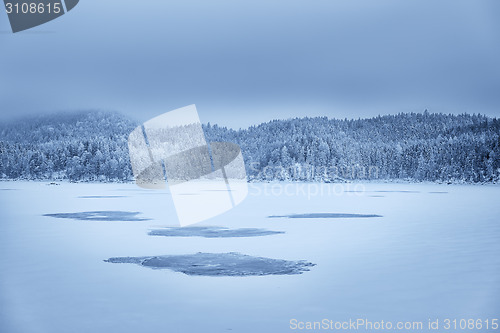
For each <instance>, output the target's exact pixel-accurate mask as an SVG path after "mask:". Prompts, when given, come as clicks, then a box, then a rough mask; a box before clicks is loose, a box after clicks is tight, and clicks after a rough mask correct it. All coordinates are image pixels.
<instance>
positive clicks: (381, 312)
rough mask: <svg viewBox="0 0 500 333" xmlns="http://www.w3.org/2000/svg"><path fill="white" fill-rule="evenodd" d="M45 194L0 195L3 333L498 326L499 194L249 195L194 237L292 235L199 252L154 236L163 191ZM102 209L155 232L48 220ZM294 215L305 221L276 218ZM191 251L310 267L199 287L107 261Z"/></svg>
mask: <svg viewBox="0 0 500 333" xmlns="http://www.w3.org/2000/svg"><path fill="white" fill-rule="evenodd" d="M46 184H47V183H42V182H1V183H0V205H1V206H0V251H1V255H0V278H1V279H0V331H1V332H9V333H10V332H23V333H26V332H51V333H59V332H61V333H66V332H85V333H88V332H95V333H99V332H123V333H124V332H134V333H136V332H226V331H228V330H231V332H252V333H253V332H289V331H290V320H291V319H294V318H295V319H297V320H299V321H320V320H322V319H324V318H328V319H331V320H336V321H343V320H349V319H356V318H367V319H369V320H373V321H380V320H384V321H388V320H390V321H394V322H396V321H406V320H414V321H423V322H424V323H425V324H426V323H427V321H428V319H429V318H430V319H436V318H439V319H441V320H443V319H444V318H456V319H460V318H482V319H486V318H498V316H499V313H498V309H500V255H499V253H500V219H499V217H500V205H498V198H499V197H500V186H498V185H438V184H390V183H389V184H376V183H370V184H328V185H321V186H322V187H319V185H318V184H303V183H299V184H292V183H287V184H278V183H274V184H273V183H272V184H255V183H251V184H249V195H248V197H247V199H246V200H245V201H244V202H243V203H241V204H240V205H239V206H237V207H235V208H234V209H232V210H230V211H228V212H226V213H225V214H223V215H220V216H217V217H214V218H212V219H210V220H207V221H205V222H203V223H201V224H197V226H216V227H225V228H229V229H238V228H263V229H266V230H272V231H284V232H285V233H283V234H275V235H264V236H261V237H234V238H226V237H218V238H204V237H155V236H150V235H148V233H149V232H150V231H151V230H154V229H161V228H164V227H177V226H178V222H177V217H176V213H175V209H174V207H173V204H172V201H171V198H170V197H169V195H168V190H145V189H140V188H138V187H137V186H135V185H134V184H86V183H83V184H72V183H61V185H60V186H47V185H46ZM327 189H329V191H327ZM106 211H113V212H139V214H138V215H137V217H139V218H141V219H142V218H144V219H149V220H138V221H113V220H111V221H109V220H104V221H99V220H78V219H67V218H55V217H51V216H43V215H44V214H59V213H82V212H106ZM293 214H304V215H300V217H301V218H269V216H287V215H293ZM307 214H363V215H380V216H381V217H359V218H358V217H355V216H350V217H346V218H344V217H342V216H344V215H330V216H332V217H335V218H321V217H320V218H318V216H317V215H316V216H313V217H314V218H308V217H307V216H308V215H307ZM91 216H94V217H96V216H97V217H99V216H100V215H97V214H94V215H91ZM106 216H107V215H106V214H105V215H104V216H103V217H104V218H106ZM325 216H329V215H325ZM197 252H204V253H229V252H237V253H241V254H244V255H251V256H257V257H265V258H273V259H284V260H292V261H298V260H305V261H307V262H311V263H314V264H316V266H313V267H310V271H306V272H304V273H303V274H298V275H268V276H246V277H208V276H189V275H185V274H183V273H180V272H173V271H171V270H168V269H162V270H158V269H149V268H147V267H141V266H140V265H132V264H111V263H107V262H105V261H104V260H106V259H108V258H112V257H151V256H160V255H179V254H194V253H197ZM448 332H454V330H448Z"/></svg>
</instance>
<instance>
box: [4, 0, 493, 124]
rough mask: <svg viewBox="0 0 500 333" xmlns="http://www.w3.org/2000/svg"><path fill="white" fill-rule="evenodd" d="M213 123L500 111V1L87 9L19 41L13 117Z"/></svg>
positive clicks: (93, 5)
mask: <svg viewBox="0 0 500 333" xmlns="http://www.w3.org/2000/svg"><path fill="white" fill-rule="evenodd" d="M189 104H196V105H197V108H198V112H199V114H200V118H201V120H202V122H205V123H206V122H209V121H210V122H212V123H219V124H223V125H228V126H231V127H236V128H238V127H246V126H249V125H251V124H256V123H260V122H263V121H268V120H270V119H273V118H289V117H297V116H298V117H300V116H318V115H326V116H329V117H340V118H344V117H348V118H358V117H368V116H376V115H378V114H389V113H392V114H393V113H397V112H410V111H414V112H419V111H423V110H424V109H426V108H427V109H429V111H431V112H446V113H448V112H452V113H462V112H470V113H474V112H475V113H483V114H487V115H490V116H497V117H498V116H500V1H497V0H490V1H483V0H467V1H461V0H441V1H435V0H418V1H413V0H405V1H401V0H392V1H385V0H383V1H374V0H358V1H356V0H348V1H334V0H311V1H306V0H301V1H295V0H287V1H278V0H266V1H261V0H253V1H247V0H224V1H218V0H216V1H207V0H203V1H201V0H200V1H188V0H182V1H165V0H150V1H124V0H106V1H102V0H81V1H80V3H79V4H78V6H77V7H75V8H74V9H73V10H72V11H71V12H69V13H68V14H66V15H64V16H62V17H60V18H58V19H56V20H54V21H52V22H49V23H47V24H45V25H42V26H39V27H36V28H34V29H31V30H28V31H26V32H20V33H17V34H12V33H11V32H10V26H9V23H8V20H7V15H6V14H5V13H0V112H1V116H0V120H2V119H3V120H5V119H8V118H11V117H14V116H19V115H23V114H30V113H35V112H38V113H40V112H53V111H61V110H81V109H104V110H116V111H120V112H123V113H125V114H128V115H131V116H133V117H134V118H136V119H137V120H140V121H144V120H147V119H149V118H151V117H154V116H156V115H158V114H161V113H163V112H166V111H169V110H172V109H175V108H178V107H182V106H185V105H189Z"/></svg>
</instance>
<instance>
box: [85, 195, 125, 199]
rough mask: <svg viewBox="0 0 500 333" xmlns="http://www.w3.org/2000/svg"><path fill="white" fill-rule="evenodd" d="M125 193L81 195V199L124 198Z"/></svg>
mask: <svg viewBox="0 0 500 333" xmlns="http://www.w3.org/2000/svg"><path fill="white" fill-rule="evenodd" d="M126 197H127V196H126V195H82V196H80V197H78V198H81V199H108V198H126Z"/></svg>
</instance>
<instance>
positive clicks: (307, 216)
mask: <svg viewBox="0 0 500 333" xmlns="http://www.w3.org/2000/svg"><path fill="white" fill-rule="evenodd" d="M268 217H269V218H278V217H288V218H289V219H343V218H355V217H382V215H375V214H342V213H313V214H290V215H271V216H268Z"/></svg>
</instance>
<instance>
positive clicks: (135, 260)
mask: <svg viewBox="0 0 500 333" xmlns="http://www.w3.org/2000/svg"><path fill="white" fill-rule="evenodd" d="M104 261H105V262H110V263H130V264H138V265H141V266H144V267H149V268H153V269H170V270H173V271H175V272H181V273H184V274H187V275H198V276H263V275H293V274H302V273H303V272H305V271H309V267H312V266H315V264H313V263H310V262H306V261H304V260H299V261H290V260H282V259H271V258H264V257H253V256H249V255H245V254H240V253H236V252H229V253H202V252H198V253H196V254H184V255H163V256H151V257H116V258H109V259H107V260H104Z"/></svg>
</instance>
